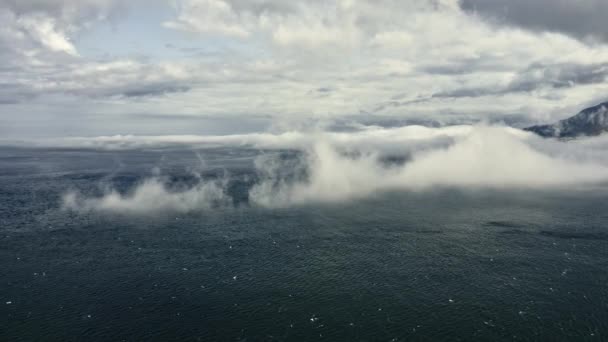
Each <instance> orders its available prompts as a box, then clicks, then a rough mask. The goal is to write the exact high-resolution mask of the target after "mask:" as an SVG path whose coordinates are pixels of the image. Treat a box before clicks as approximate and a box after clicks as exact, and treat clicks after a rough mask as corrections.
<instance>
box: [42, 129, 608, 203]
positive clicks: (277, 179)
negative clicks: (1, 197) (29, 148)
mask: <svg viewBox="0 0 608 342" xmlns="http://www.w3.org/2000/svg"><path fill="white" fill-rule="evenodd" d="M64 143H67V144H69V145H70V146H79V147H91V146H97V147H101V146H105V147H106V148H127V147H128V148H141V147H154V148H158V147H162V146H165V147H167V146H172V147H176V146H182V147H183V146H190V147H192V146H195V147H197V148H204V147H212V146H231V147H257V148H262V149H276V150H277V151H284V150H285V149H295V150H299V151H301V152H302V153H301V154H299V155H296V156H295V157H293V158H286V157H285V156H284V155H281V154H280V153H264V154H261V155H260V157H258V158H257V160H256V161H255V168H256V174H257V177H258V181H257V182H256V184H255V185H254V186H253V187H252V188H251V189H250V190H249V201H250V203H252V204H253V205H260V206H265V207H277V206H291V205H300V204H305V203H311V202H343V201H350V200H356V199H360V198H365V197H368V196H373V195H375V194H378V193H382V192H385V191H426V190H431V189H436V188H445V187H454V188H458V189H464V190H469V189H482V188H491V189H502V190H511V189H522V188H526V189H529V188H532V189H575V188H577V187H581V186H590V187H592V188H593V187H597V186H600V185H601V184H605V183H606V182H608V157H607V156H608V154H606V151H607V150H608V140H607V139H606V138H605V137H596V138H588V139H582V140H579V141H571V142H565V141H558V140H544V139H541V138H539V137H537V136H535V135H533V134H531V133H527V132H524V131H520V130H517V129H513V128H507V127H488V126H454V127H447V128H426V127H420V126H409V127H402V128H393V129H384V128H378V127H368V128H367V129H365V130H363V131H360V132H352V133H335V132H333V133H332V132H317V133H314V134H313V133H305V132H292V133H284V134H278V135H273V134H245V135H233V136H206V137H205V136H165V137H162V136H159V137H134V136H130V137H124V136H117V137H100V138H96V139H89V140H88V142H87V140H86V139H70V140H69V141H64ZM47 145H48V144H47ZM222 182H224V183H221V182H215V183H209V182H208V181H207V182H201V183H200V184H199V185H197V186H194V187H193V188H190V189H189V190H186V191H182V192H172V191H170V190H168V188H167V187H166V186H165V185H163V183H162V182H160V181H159V180H158V179H152V180H149V181H147V182H145V183H143V184H142V185H140V186H139V187H137V188H135V189H134V190H133V192H132V193H130V194H129V195H120V194H118V193H117V192H115V191H113V192H109V193H108V194H106V195H105V196H103V197H101V198H86V197H82V196H77V195H74V194H69V195H67V196H66V197H65V198H64V206H65V207H66V208H71V209H77V210H109V211H124V212H135V213H138V212H139V213H147V212H156V211H160V210H173V211H175V210H177V211H192V210H199V209H205V208H210V207H211V206H212V204H213V203H223V204H224V205H229V204H228V203H230V201H229V200H228V199H229V196H228V195H227V191H226V190H225V187H226V184H227V183H225V182H226V180H223V181H222Z"/></svg>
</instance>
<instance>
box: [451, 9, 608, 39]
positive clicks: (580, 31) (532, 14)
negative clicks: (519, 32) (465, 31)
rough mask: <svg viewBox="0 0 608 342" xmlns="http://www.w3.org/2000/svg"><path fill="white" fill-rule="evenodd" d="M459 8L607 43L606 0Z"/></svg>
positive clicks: (534, 28)
mask: <svg viewBox="0 0 608 342" xmlns="http://www.w3.org/2000/svg"><path fill="white" fill-rule="evenodd" d="M460 6H461V7H462V8H463V9H464V10H465V11H469V12H472V13H478V14H480V15H481V16H484V17H488V18H490V19H492V20H495V21H497V22H499V23H506V24H510V25H515V26H519V27H522V28H526V29H529V30H533V31H553V32H561V33H565V34H568V35H570V36H573V37H576V38H579V39H584V40H587V39H590V38H591V39H594V40H601V41H604V42H608V20H606V14H607V13H608V1H606V0H576V1H574V0H461V1H460Z"/></svg>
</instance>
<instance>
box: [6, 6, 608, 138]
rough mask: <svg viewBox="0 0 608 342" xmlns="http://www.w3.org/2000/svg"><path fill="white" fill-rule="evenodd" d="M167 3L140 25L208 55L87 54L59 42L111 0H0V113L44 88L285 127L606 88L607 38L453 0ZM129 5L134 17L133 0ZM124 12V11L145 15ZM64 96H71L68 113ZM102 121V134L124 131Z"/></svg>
mask: <svg viewBox="0 0 608 342" xmlns="http://www.w3.org/2000/svg"><path fill="white" fill-rule="evenodd" d="M171 4H172V6H174V9H175V16H174V17H172V18H169V19H167V20H166V21H165V22H164V23H161V22H158V23H152V24H151V25H157V26H158V27H161V26H163V25H164V27H165V28H168V30H170V31H171V34H173V35H179V34H183V32H184V31H185V32H186V34H185V35H184V36H183V37H184V40H183V41H180V42H179V44H182V45H187V44H192V45H195V46H198V49H199V50H200V49H203V48H201V46H203V47H205V49H206V48H209V49H211V47H212V48H213V49H216V50H217V51H216V50H213V52H211V53H209V52H205V53H201V54H199V55H192V54H190V52H188V53H184V54H183V56H179V55H178V56H171V58H164V57H161V56H158V55H154V53H156V52H150V53H151V55H150V56H147V57H149V58H135V57H133V56H121V55H115V54H113V51H107V54H108V56H109V57H105V58H103V59H96V58H91V57H90V56H86V55H82V54H81V53H80V51H79V49H80V46H79V45H78V42H77V41H75V40H74V39H72V38H73V36H74V35H77V34H86V32H87V29H88V28H90V27H92V26H94V25H99V24H100V23H101V22H104V21H105V20H107V18H109V17H111V16H112V15H113V13H115V12H116V8H117V6H118V8H119V5H120V4H118V2H115V1H103V0H87V1H82V2H79V1H59V0H56V1H42V0H40V1H23V2H21V1H8V2H6V3H3V4H1V5H0V17H1V19H3V20H4V22H5V23H6V25H4V26H3V28H0V47H2V49H0V61H2V62H4V63H3V65H4V69H3V70H2V71H0V84H3V85H5V86H3V88H2V89H0V103H3V104H9V105H10V107H7V106H4V107H3V106H0V116H2V115H3V116H5V117H10V116H11V115H13V114H12V113H15V112H20V113H23V115H28V113H31V112H35V111H33V110H32V108H31V107H32V106H33V105H32V102H36V101H39V102H41V103H35V105H37V106H41V107H42V106H43V105H44V101H48V100H47V99H46V98H45V97H49V96H50V97H53V96H55V97H53V98H54V99H56V98H61V97H67V98H69V99H68V100H66V101H65V102H64V104H63V106H64V108H63V109H64V110H65V111H76V110H79V111H80V110H85V111H87V112H93V111H98V110H100V108H104V109H105V108H108V111H112V112H113V113H114V114H118V113H119V114H120V115H121V116H122V117H124V118H125V120H135V119H134V117H135V116H140V115H142V114H150V115H156V114H158V115H168V114H176V115H181V116H184V115H190V116H193V117H195V116H198V117H245V116H251V115H253V116H266V117H268V118H269V120H270V121H273V122H274V123H275V124H276V126H282V127H289V125H295V123H298V122H300V121H306V120H309V121H332V120H341V119H346V118H352V117H354V116H360V115H367V116H369V117H370V118H371V119H373V118H374V117H375V116H382V117H392V118H397V119H412V120H414V119H415V120H420V119H423V120H429V121H434V122H439V123H459V122H460V123H467V124H468V123H471V122H476V121H480V120H484V119H487V120H492V121H496V120H500V119H501V118H504V119H505V121H507V122H510V123H513V121H515V120H516V119H517V120H519V121H520V123H519V124H520V125H524V124H531V123H533V122H534V123H536V122H540V121H554V120H556V119H559V118H563V117H564V116H567V115H572V114H574V113H576V112H577V111H578V110H580V109H582V106H583V104H584V105H587V104H588V102H589V101H590V100H592V99H596V98H600V99H601V97H602V96H605V95H602V94H605V93H606V91H607V90H608V85H607V83H606V82H605V70H602V65H605V63H606V61H608V47H607V46H605V45H599V44H597V45H588V44H586V43H584V42H581V41H578V40H576V39H574V38H571V37H569V36H566V35H563V34H560V33H547V32H544V31H539V32H535V31H529V30H525V29H521V28H518V27H513V26H495V25H493V24H491V23H488V22H487V21H486V20H485V18H483V17H480V16H478V15H477V14H475V13H472V12H468V11H464V10H462V9H461V8H460V6H459V5H458V1H455V0H443V1H437V0H424V1H414V0H408V1H396V0H394V1H393V0H384V1H380V2H372V1H367V0H348V1H347V0H333V1H317V0H310V1H304V2H301V1H300V2H285V1H278V0H175V1H172V2H171ZM130 6H131V10H132V12H133V13H138V15H139V14H140V12H138V11H137V10H138V8H139V7H138V6H143V2H134V3H131V5H130ZM151 6H159V5H158V3H156V5H151ZM138 15H132V16H130V17H128V18H126V19H125V20H127V21H128V20H131V21H134V22H136V21H138V20H141V21H142V22H144V21H146V20H148V19H150V18H142V17H139V16H138ZM141 15H142V16H143V15H145V12H142V13H141ZM129 27H130V26H129V25H124V26H123V27H122V28H118V30H120V29H129ZM157 29H158V28H157ZM117 33H118V34H120V32H117ZM172 37H173V36H172ZM140 38H141V39H142V41H143V42H145V40H146V39H157V38H156V37H154V38H151V37H148V36H142V37H140ZM168 43H171V44H172V45H176V44H177V43H176V42H168ZM179 44H178V45H179ZM110 45H111V44H110ZM183 49H188V47H187V46H183V47H177V46H175V47H174V48H173V50H172V53H175V54H179V53H182V52H180V51H182V50H183ZM194 49H195V50H196V48H194ZM203 50H204V49H203ZM79 54H80V55H81V56H80V57H78V55H79ZM604 69H605V68H604ZM320 90H322V91H320ZM74 98H75V99H76V100H74ZM38 99H40V100H38ZM74 101H80V102H81V105H80V106H78V107H77V109H75V108H76V107H74V106H73V102H74ZM60 105H61V103H54V106H60ZM29 115H33V114H29ZM510 118H512V120H511V119H510ZM16 119H19V118H16ZM285 123H287V124H285ZM108 126H109V125H108ZM115 127H116V128H115V129H114V130H112V131H108V132H107V133H108V134H116V133H122V134H126V133H129V131H128V130H122V129H121V127H122V126H121V125H115ZM157 132H158V130H156V131H155V132H154V133H157ZM167 133H170V132H167ZM193 133H195V131H193Z"/></svg>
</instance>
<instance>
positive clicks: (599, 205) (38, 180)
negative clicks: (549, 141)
mask: <svg viewBox="0 0 608 342" xmlns="http://www.w3.org/2000/svg"><path fill="white" fill-rule="evenodd" d="M277 153H279V154H281V156H283V158H284V159H286V160H290V158H297V156H296V157H294V153H293V152H290V151H261V150H256V149H250V148H235V147H223V148H219V147H218V148H207V149H185V148H181V149H177V148H175V149H167V148H165V149H147V150H146V149H137V150H112V151H110V150H93V149H75V148H64V149H59V148H53V149H51V148H13V147H5V148H1V149H0V263H1V265H0V340H3V341H83V340H86V341H93V340H108V341H142V340H145V341H154V340H156V341H168V340H184V341H190V340H192V341H311V340H321V341H437V340H449V341H471V340H486V341H513V340H517V341H602V340H607V339H608V226H606V222H608V210H607V209H608V208H607V206H608V189H606V188H605V187H594V188H587V189H579V188H576V189H574V188H571V189H553V190H552V189H544V190H540V189H525V188H521V189H489V188H488V189H484V188H475V189H463V188H450V187H443V188H432V189H419V190H403V189H401V190H400V189H394V190H391V189H388V190H383V191H377V192H374V193H373V194H371V195H369V196H362V197H360V198H353V199H348V200H342V201H306V202H303V203H297V204H293V205H284V206H276V205H275V206H264V205H259V204H256V203H253V202H252V201H251V198H250V189H251V188H252V187H253V186H255V184H257V183H258V182H259V177H260V176H259V175H258V174H257V173H256V169H255V161H256V158H259V156H260V155H272V154H277ZM295 155H297V153H295ZM287 164H288V163H287ZM304 173H305V172H304ZM289 177H296V178H297V177H305V175H302V174H298V173H297V172H296V173H295V175H294V174H291V175H288V176H286V177H285V179H289ZM146 179H156V180H157V182H159V183H162V184H164V185H163V186H166V189H167V193H180V192H183V191H187V190H188V189H192V188H193V187H196V186H197V184H200V182H201V181H202V180H205V181H209V180H211V181H213V180H221V186H222V189H224V190H225V192H226V194H227V195H229V196H215V197H212V200H210V201H207V200H205V201H204V205H200V208H199V207H197V206H190V207H188V206H187V207H183V206H180V205H177V206H169V207H168V208H165V206H164V204H163V203H166V202H162V199H159V200H160V201H161V202H153V203H151V204H150V205H152V207H153V208H155V209H154V210H145V209H146V208H149V206H147V205H144V206H143V207H142V206H139V207H133V208H135V209H137V210H135V209H134V210H126V211H125V210H123V211H121V210H113V208H114V209H115V208H116V205H114V206H112V205H110V204H107V203H106V204H107V205H106V204H104V205H105V206H101V207H99V206H98V205H97V204H99V202H90V199H91V198H92V199H95V198H101V197H102V196H104V194H107V193H108V192H109V191H114V192H115V194H118V195H120V194H129V193H131V192H133V191H134V189H136V188H137V187H138V186H139V185H141V184H142V183H143V182H145V180H146ZM370 181H373V180H370ZM362 185H363V184H362ZM154 189H156V190H158V189H157V188H154ZM163 189H164V188H163ZM69 193H78V194H79V195H78V196H81V197H85V198H88V199H89V202H87V203H89V204H90V203H93V204H94V205H89V206H84V207H83V206H81V207H77V206H76V207H70V206H66V194H69ZM158 194H159V193H158V191H157V192H154V191H151V192H146V193H144V194H142V196H143V197H145V198H146V200H148V199H149V200H151V201H156V199H157V198H156V197H154V196H156V195H158ZM197 194H198V192H197V193H195V194H193V195H192V196H194V197H193V198H195V199H196V200H197V201H198V199H199V197H196V196H198V195H197ZM160 195H166V194H165V193H163V192H160ZM119 197H120V196H119ZM160 197H162V196H160ZM160 197H159V198H160ZM189 198H190V197H189ZM108 203H109V202H108ZM112 203H114V202H112ZM146 203H148V202H144V204H146ZM159 203H160V204H159ZM179 203H182V202H179ZM179 203H178V204H179ZM189 203H190V202H189ZM194 203H199V202H196V201H195V202H194ZM201 203H203V202H201ZM114 204H116V203H114ZM122 204H124V202H121V201H118V205H122ZM97 207H99V208H97ZM96 208H97V209H96ZM142 208H143V210H142Z"/></svg>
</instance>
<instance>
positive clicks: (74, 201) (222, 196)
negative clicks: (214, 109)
mask: <svg viewBox="0 0 608 342" xmlns="http://www.w3.org/2000/svg"><path fill="white" fill-rule="evenodd" d="M225 187H226V183H225V182H221V181H215V182H213V181H211V182H204V181H200V183H198V184H197V185H195V186H194V187H192V188H190V189H188V190H185V191H175V190H170V189H169V188H168V187H167V185H166V184H164V183H163V182H162V181H161V180H160V179H158V178H150V179H147V180H145V181H144V182H143V183H142V184H140V185H138V186H137V187H136V188H135V189H134V190H133V191H132V192H131V193H128V194H121V193H119V192H118V191H116V190H110V191H109V192H107V193H106V194H104V195H103V196H101V197H86V196H84V195H82V194H80V193H78V192H74V191H72V192H68V193H66V194H65V195H64V196H63V199H62V208H63V209H65V210H72V211H77V212H89V211H101V212H119V213H125V214H150V213H155V214H158V213H162V212H190V211H195V210H196V211H198V210H204V209H211V208H214V207H218V206H221V207H225V206H229V205H231V203H232V202H231V201H230V198H229V197H228V196H227V195H226V193H225Z"/></svg>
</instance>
